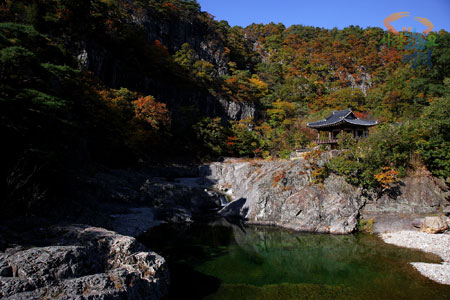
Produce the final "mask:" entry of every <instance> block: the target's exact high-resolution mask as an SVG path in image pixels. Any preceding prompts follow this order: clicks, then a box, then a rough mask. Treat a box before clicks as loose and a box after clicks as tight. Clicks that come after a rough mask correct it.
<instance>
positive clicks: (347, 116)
mask: <svg viewBox="0 0 450 300" xmlns="http://www.w3.org/2000/svg"><path fill="white" fill-rule="evenodd" d="M343 123H348V124H351V125H359V126H367V127H369V126H374V125H377V124H378V122H377V121H371V120H361V119H358V118H357V117H356V116H355V114H354V113H353V112H352V111H351V109H349V108H348V109H345V110H338V111H333V113H332V114H331V115H329V116H328V117H327V118H325V119H324V120H320V121H316V122H310V123H308V124H306V125H307V126H308V127H311V128H322V127H331V126H337V125H340V124H343Z"/></svg>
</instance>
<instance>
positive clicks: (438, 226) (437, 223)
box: [421, 216, 448, 233]
mask: <svg viewBox="0 0 450 300" xmlns="http://www.w3.org/2000/svg"><path fill="white" fill-rule="evenodd" d="M446 219H447V218H445V217H437V216H434V217H425V219H424V220H423V222H422V226H421V230H422V231H423V232H426V233H441V232H444V231H446V230H447V229H448V224H447V220H446Z"/></svg>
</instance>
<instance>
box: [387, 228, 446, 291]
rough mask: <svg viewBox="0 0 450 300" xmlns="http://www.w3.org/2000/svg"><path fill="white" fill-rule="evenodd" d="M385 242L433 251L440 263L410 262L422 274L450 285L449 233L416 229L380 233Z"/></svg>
mask: <svg viewBox="0 0 450 300" xmlns="http://www.w3.org/2000/svg"><path fill="white" fill-rule="evenodd" d="M380 237H381V238H382V239H383V241H384V242H385V243H388V244H393V245H396V246H400V247H406V248H412V249H419V250H422V251H424V252H430V253H434V254H436V255H438V256H440V257H441V258H442V260H443V262H442V263H441V264H431V263H422V262H412V263H411V265H413V266H414V268H416V269H417V270H418V271H419V272H420V273H421V274H422V275H424V276H426V277H428V278H430V279H431V280H433V281H436V282H439V283H442V284H448V285H450V233H449V232H448V231H447V232H446V233H443V234H430V233H426V232H418V231H398V232H390V233H382V234H380Z"/></svg>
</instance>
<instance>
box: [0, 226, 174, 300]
mask: <svg viewBox="0 0 450 300" xmlns="http://www.w3.org/2000/svg"><path fill="white" fill-rule="evenodd" d="M48 235H51V236H57V237H58V238H56V239H55V240H54V241H53V243H55V244H56V246H47V247H33V248H30V249H26V250H20V249H19V250H18V251H7V252H5V253H1V254H0V287H1V290H0V297H1V298H4V299H11V300H12V299H44V298H45V299H161V298H163V297H165V296H166V295H167V292H168V285H169V275H168V270H167V266H166V263H165V260H164V258H163V257H161V256H159V255H158V254H156V253H154V252H151V251H149V250H148V249H146V248H145V247H144V246H143V245H141V244H140V243H138V242H137V241H136V240H135V239H134V238H132V237H128V236H123V235H119V234H117V233H115V232H112V231H108V230H105V229H103V228H96V227H88V226H84V225H77V226H68V227H57V228H52V229H51V230H49V232H48Z"/></svg>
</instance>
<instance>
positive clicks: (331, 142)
mask: <svg viewBox="0 0 450 300" xmlns="http://www.w3.org/2000/svg"><path fill="white" fill-rule="evenodd" d="M337 142H338V139H319V140H317V139H316V140H314V143H316V144H318V145H320V144H337Z"/></svg>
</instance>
